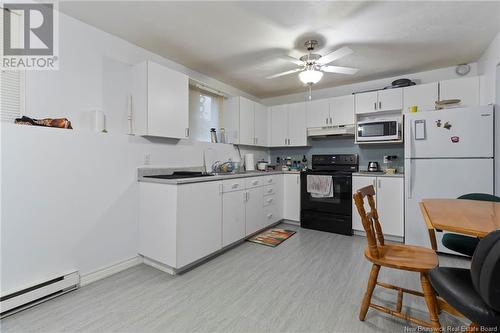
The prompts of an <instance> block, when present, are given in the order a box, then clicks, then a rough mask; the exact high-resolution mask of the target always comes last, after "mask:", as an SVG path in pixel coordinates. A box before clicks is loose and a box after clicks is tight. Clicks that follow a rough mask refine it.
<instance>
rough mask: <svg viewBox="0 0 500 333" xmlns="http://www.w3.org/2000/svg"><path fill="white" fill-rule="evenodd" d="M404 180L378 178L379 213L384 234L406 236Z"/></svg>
mask: <svg viewBox="0 0 500 333" xmlns="http://www.w3.org/2000/svg"><path fill="white" fill-rule="evenodd" d="M403 189H404V188H403V178H399V177H377V211H378V214H379V219H380V225H381V226H382V231H383V232H384V234H387V235H392V236H398V237H403V235H404V201H403V200H404V193H403Z"/></svg>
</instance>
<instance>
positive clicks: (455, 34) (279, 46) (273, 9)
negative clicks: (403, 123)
mask: <svg viewBox="0 0 500 333" xmlns="http://www.w3.org/2000/svg"><path fill="white" fill-rule="evenodd" d="M60 9H61V11H63V12H65V13H67V14H69V15H71V16H74V17H76V18H78V19H80V20H82V21H84V22H87V23H89V24H91V25H94V26H96V27H98V28H100V29H102V30H105V31H107V32H110V33H112V34H114V35H117V36H119V37H121V38H123V39H126V40H128V41H130V42H132V43H134V44H137V45H139V46H141V47H144V48H145V49H148V50H150V51H153V52H155V53H158V54H160V55H162V56H165V57H167V58H169V59H171V60H174V61H176V62H179V63H181V64H183V65H185V66H187V67H189V68H191V69H193V70H196V71H198V72H200V73H203V74H206V75H208V76H211V77H213V78H215V79H218V80H220V81H223V82H225V83H227V84H230V85H232V86H234V87H236V88H239V89H241V90H243V91H245V92H248V93H250V94H252V95H254V96H256V97H259V98H266V97H273V96H278V95H284V94H289V93H294V92H299V91H303V90H304V89H305V88H304V87H303V86H302V84H301V83H300V81H299V80H298V77H297V75H296V74H293V75H289V76H285V77H281V78H277V79H273V80H266V79H265V77H266V76H268V75H270V74H274V73H278V72H281V71H285V70H289V69H293V68H295V67H294V66H295V65H294V64H291V63H288V62H287V61H285V60H283V59H281V58H280V57H283V56H285V55H286V54H287V53H289V51H290V50H292V49H294V48H295V49H298V50H301V51H302V50H303V48H302V44H303V42H304V41H305V40H306V39H308V38H309V37H315V38H316V39H318V40H320V42H321V43H322V44H323V49H322V50H320V53H327V52H329V51H331V50H334V49H336V48H338V47H340V46H344V45H348V46H350V47H351V48H352V49H353V50H354V51H355V53H354V54H353V55H351V56H348V57H346V58H343V59H341V60H338V61H335V62H334V63H332V65H340V66H350V67H357V68H359V69H360V70H359V72H358V73H357V74H356V75H353V76H346V75H341V74H325V76H324V77H323V79H322V80H321V82H320V84H318V85H317V87H318V88H325V87H331V86H336V85H343V84H348V83H354V82H360V81H365V80H371V79H377V78H382V77H387V76H394V75H399V74H404V73H411V72H418V71H423V70H430V69H434V68H439V67H445V66H451V65H456V64H459V63H467V62H473V61H475V60H477V58H478V57H479V56H480V55H481V53H482V51H483V50H484V49H485V48H486V47H487V46H488V44H489V43H490V42H491V40H492V39H493V38H494V36H495V35H496V34H497V32H498V31H499V30H500V2H477V1H459V2H449V1H448V2H445V1H436V2H419V1H415V2H410V1H404V2H393V1H391V2H371V1H367V2H360V1H352V2H351V1H341V2H328V1H320V2H289V1H276V2H262V1H255V2H250V1H248V2H206V1H202V2H191V1H183V2H172V1H165V2H164V1H151V2H144V1H124V2H117V1H98V2H97V1H96V2H85V1H69V2H61V3H60Z"/></svg>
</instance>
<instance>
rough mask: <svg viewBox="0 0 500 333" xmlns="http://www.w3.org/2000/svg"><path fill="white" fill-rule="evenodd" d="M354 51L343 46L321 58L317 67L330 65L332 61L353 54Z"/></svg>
mask: <svg viewBox="0 0 500 333" xmlns="http://www.w3.org/2000/svg"><path fill="white" fill-rule="evenodd" d="M353 52H354V51H353V50H351V49H350V48H349V47H347V46H344V47H341V48H340V49H338V50H335V51H333V52H331V53H328V54H327V55H325V56H323V57H321V58H320V59H319V60H318V61H317V63H318V64H319V65H326V64H329V63H331V62H332V61H335V60H337V59H340V58H342V57H345V56H347V55H349V54H351V53H353Z"/></svg>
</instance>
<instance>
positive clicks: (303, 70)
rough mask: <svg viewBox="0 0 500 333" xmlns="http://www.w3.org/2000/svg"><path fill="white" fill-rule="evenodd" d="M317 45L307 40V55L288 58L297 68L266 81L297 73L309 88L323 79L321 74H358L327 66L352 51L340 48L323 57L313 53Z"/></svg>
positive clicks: (346, 69) (313, 41) (349, 70)
mask: <svg viewBox="0 0 500 333" xmlns="http://www.w3.org/2000/svg"><path fill="white" fill-rule="evenodd" d="M318 45H319V43H318V41H316V40H314V39H313V40H308V41H306V42H305V43H304V46H305V47H306V49H307V51H308V53H307V54H306V55H303V56H301V57H297V58H296V57H294V56H293V55H289V56H288V58H287V59H288V60H290V61H291V62H293V63H294V64H296V65H298V66H300V67H299V68H296V69H292V70H289V71H286V72H282V73H278V74H274V75H270V76H268V77H266V79H274V78H277V77H280V76H285V75H289V74H293V73H297V72H300V73H299V79H300V81H302V82H303V83H304V84H307V85H309V86H311V85H313V84H315V83H318V82H319V81H320V80H321V78H322V77H323V72H326V73H340V74H348V75H353V74H356V73H357V72H358V69H357V68H351V67H341V66H331V65H328V64H330V63H332V62H333V61H335V60H337V59H340V58H343V57H345V56H347V55H349V54H351V53H353V52H354V51H353V50H351V49H350V48H348V47H347V46H344V47H341V48H340V49H337V50H335V51H333V52H330V53H328V54H326V55H324V56H322V55H321V54H317V53H313V51H314V48H316V47H318Z"/></svg>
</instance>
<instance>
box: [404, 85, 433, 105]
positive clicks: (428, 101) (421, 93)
mask: <svg viewBox="0 0 500 333" xmlns="http://www.w3.org/2000/svg"><path fill="white" fill-rule="evenodd" d="M437 100H438V83H437V82H432V83H426V84H417V85H415V86H411V87H405V88H403V105H404V106H403V112H405V113H407V112H409V109H410V107H412V106H416V107H417V110H418V111H430V110H434V108H435V103H436V101H437Z"/></svg>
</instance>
